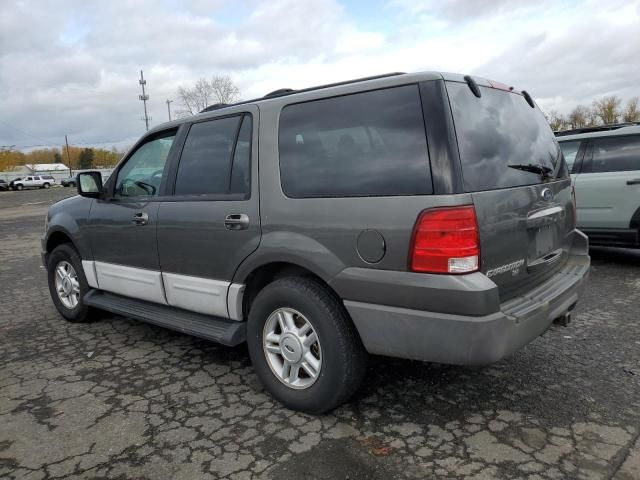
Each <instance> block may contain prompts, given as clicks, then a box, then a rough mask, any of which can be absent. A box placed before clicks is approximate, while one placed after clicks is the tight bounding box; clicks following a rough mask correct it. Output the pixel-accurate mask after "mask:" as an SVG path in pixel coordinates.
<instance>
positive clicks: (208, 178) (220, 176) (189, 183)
mask: <svg viewBox="0 0 640 480" xmlns="http://www.w3.org/2000/svg"><path fill="white" fill-rule="evenodd" d="M243 118H244V119H246V120H245V121H243ZM241 124H242V128H241ZM236 140H238V142H239V143H238V146H237V148H235V149H234V146H235V145H236ZM250 156H251V116H250V115H245V116H244V117H243V116H242V115H236V116H233V117H225V118H219V119H215V120H209V121H206V122H200V123H195V124H193V125H192V126H191V128H190V129H189V134H188V135H187V139H186V140H185V144H184V148H183V149H182V155H181V156H180V162H179V164H178V173H177V176H176V184H175V191H174V194H175V195H206V194H210V195H224V194H229V193H247V192H248V186H249V173H250V172H249V168H250V162H249V160H250ZM232 159H234V160H235V162H236V164H235V165H234V166H233V168H232ZM232 170H233V172H232Z"/></svg>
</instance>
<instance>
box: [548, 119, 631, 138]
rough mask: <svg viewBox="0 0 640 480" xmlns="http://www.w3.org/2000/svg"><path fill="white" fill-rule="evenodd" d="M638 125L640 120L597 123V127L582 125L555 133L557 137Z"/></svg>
mask: <svg viewBox="0 0 640 480" xmlns="http://www.w3.org/2000/svg"><path fill="white" fill-rule="evenodd" d="M637 125H640V122H625V123H612V124H609V125H597V126H595V127H581V128H573V129H571V130H558V131H556V132H553V133H555V135H556V137H563V136H565V135H577V134H578V133H591V132H606V131H608V130H617V129H618V128H624V127H633V126H637Z"/></svg>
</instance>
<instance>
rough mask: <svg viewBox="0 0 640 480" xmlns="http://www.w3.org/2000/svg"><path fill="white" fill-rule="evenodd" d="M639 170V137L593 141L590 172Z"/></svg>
mask: <svg viewBox="0 0 640 480" xmlns="http://www.w3.org/2000/svg"><path fill="white" fill-rule="evenodd" d="M629 170H640V136H633V137H614V138H597V139H594V140H593V157H592V161H591V171H592V172H626V171H629Z"/></svg>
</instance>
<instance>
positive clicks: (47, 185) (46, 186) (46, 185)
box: [42, 183, 51, 188]
mask: <svg viewBox="0 0 640 480" xmlns="http://www.w3.org/2000/svg"><path fill="white" fill-rule="evenodd" d="M50 186H51V185H49V184H48V183H45V184H44V185H42V188H49V187H50Z"/></svg>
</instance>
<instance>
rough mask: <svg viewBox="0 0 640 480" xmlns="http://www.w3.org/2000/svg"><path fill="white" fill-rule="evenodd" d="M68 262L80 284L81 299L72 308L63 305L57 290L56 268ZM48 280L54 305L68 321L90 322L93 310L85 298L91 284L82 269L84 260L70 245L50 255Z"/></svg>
mask: <svg viewBox="0 0 640 480" xmlns="http://www.w3.org/2000/svg"><path fill="white" fill-rule="evenodd" d="M63 262H66V263H68V264H70V265H71V266H72V267H73V269H74V270H75V273H76V277H77V281H78V284H79V298H78V302H77V305H75V307H73V308H70V307H69V306H67V305H65V304H64V303H63V300H61V298H60V296H59V295H58V292H57V290H56V268H57V267H58V266H59V265H60V264H62V263H63ZM47 280H48V283H49V293H50V294H51V299H52V300H53V304H54V305H55V306H56V308H57V309H58V312H60V315H62V316H63V317H64V318H65V319H66V320H68V321H70V322H74V323H76V322H86V321H89V320H90V318H89V317H90V313H91V309H90V308H89V307H88V306H86V305H85V304H84V301H83V297H84V295H85V294H86V293H87V292H88V291H89V284H88V283H87V279H86V277H85V276H84V270H83V269H82V260H81V258H80V255H78V253H77V252H76V250H75V248H73V247H72V246H71V245H70V244H68V243H64V244H62V245H59V246H57V247H56V248H55V249H54V250H53V252H51V254H49V260H48V261H47Z"/></svg>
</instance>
